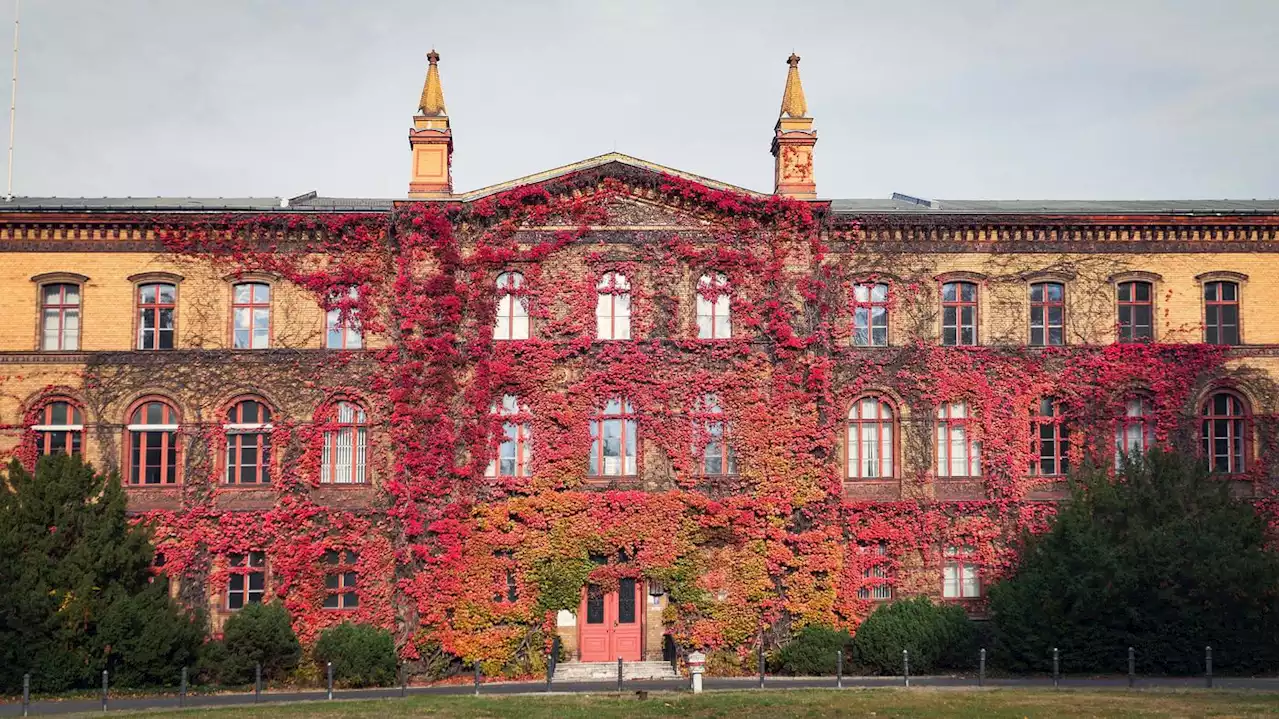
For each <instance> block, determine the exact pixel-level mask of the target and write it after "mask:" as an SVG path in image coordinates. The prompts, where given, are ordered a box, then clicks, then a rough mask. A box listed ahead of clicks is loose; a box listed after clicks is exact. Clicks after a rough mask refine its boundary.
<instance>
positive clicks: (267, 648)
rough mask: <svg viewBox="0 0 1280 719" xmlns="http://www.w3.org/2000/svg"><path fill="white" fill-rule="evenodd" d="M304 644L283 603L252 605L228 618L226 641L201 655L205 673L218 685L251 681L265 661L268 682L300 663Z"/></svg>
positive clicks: (210, 647) (224, 639) (263, 669)
mask: <svg viewBox="0 0 1280 719" xmlns="http://www.w3.org/2000/svg"><path fill="white" fill-rule="evenodd" d="M301 658H302V645H301V644H300V643H299V642H298V637H297V635H295V634H294V633H293V625H292V622H291V620H290V618H289V612H288V611H287V610H286V609H285V608H284V607H283V606H281V605H280V604H277V603H272V604H250V605H248V606H247V607H245V608H244V609H241V610H240V611H238V612H236V614H235V616H233V617H231V618H230V619H228V620H227V624H226V626H225V627H223V629H222V640H221V641H216V642H209V643H208V644H206V645H205V646H204V648H203V651H202V652H201V656H200V670H201V676H202V678H203V679H204V680H205V681H209V682H212V683H215V684H233V685H234V684H248V683H250V682H252V681H253V678H254V667H255V665H256V664H258V663H261V664H262V678H263V680H264V681H268V680H276V679H281V678H284V677H285V676H287V675H288V674H289V672H292V671H293V670H294V669H295V668H296V667H297V666H298V660H299V659H301Z"/></svg>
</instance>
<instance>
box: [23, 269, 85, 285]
mask: <svg viewBox="0 0 1280 719" xmlns="http://www.w3.org/2000/svg"><path fill="white" fill-rule="evenodd" d="M31 281H32V282H34V283H36V284H38V285H48V284H69V285H83V284H84V283H86V282H88V281H89V278H88V276H86V275H82V274H79V273H77V272H45V273H43V274H39V275H33V276H32V277H31Z"/></svg>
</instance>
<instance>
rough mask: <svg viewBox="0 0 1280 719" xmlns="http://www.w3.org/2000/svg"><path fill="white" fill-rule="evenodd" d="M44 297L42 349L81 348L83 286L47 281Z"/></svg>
mask: <svg viewBox="0 0 1280 719" xmlns="http://www.w3.org/2000/svg"><path fill="white" fill-rule="evenodd" d="M40 297H41V300H40V301H41V316H40V349H42V350H53V351H59V350H62V351H66V350H78V349H80V286H79V285H72V284H57V285H45V286H44V287H42V288H41V292H40Z"/></svg>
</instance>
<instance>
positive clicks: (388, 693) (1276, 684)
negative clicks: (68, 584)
mask: <svg viewBox="0 0 1280 719" xmlns="http://www.w3.org/2000/svg"><path fill="white" fill-rule="evenodd" d="M758 682H759V680H758V679H756V678H754V677H744V678H714V677H713V678H707V679H705V680H704V682H703V684H704V686H705V687H706V689H707V690H708V691H716V690H726V689H738V690H742V689H753V688H755V687H756V686H757V684H758ZM1060 684H1061V686H1062V687H1063V688H1068V689H1114V688H1123V687H1125V686H1128V679H1126V678H1125V677H1123V676H1116V677H1087V678H1085V677H1079V678H1077V677H1067V678H1063V679H1062V680H1061V682H1060ZM977 685H978V680H977V678H976V677H943V676H934V677H912V678H911V686H913V687H952V688H964V687H969V688H976V687H977ZM546 686H547V685H546V683H545V682H494V683H492V684H482V685H481V687H480V693H481V694H490V695H496V694H530V693H543V692H545V691H546ZM844 686H845V688H868V687H900V686H902V678H901V677H845V679H844ZM986 686H988V687H1019V688H1025V689H1032V688H1039V689H1044V688H1051V687H1052V686H1053V680H1052V679H1051V678H1048V677H1026V678H1016V679H987V681H986ZM1136 686H1137V688H1139V689H1144V688H1145V689H1156V688H1160V689H1202V688H1204V686H1205V680H1204V679H1203V678H1199V677H1161V678H1149V679H1143V678H1140V679H1138V681H1137V684H1136ZM1213 686H1214V688H1219V689H1247V690H1253V691H1270V692H1274V691H1278V690H1280V680H1277V679H1275V678H1270V679H1267V678H1231V677H1215V678H1214V680H1213ZM765 687H766V688H768V689H834V688H835V678H834V677H767V678H766V679H765ZM688 688H689V683H688V681H687V680H684V679H670V680H654V681H646V680H637V681H627V682H623V691H624V692H634V691H640V690H647V691H687V690H688ZM552 691H553V692H554V693H558V694H568V693H589V692H594V693H610V692H615V691H617V683H616V682H615V681H597V682H560V683H556V684H553V685H552ZM406 693H407V694H409V695H410V696H418V695H424V694H440V695H466V694H474V693H475V687H474V686H473V685H471V684H450V685H437V686H429V687H409V688H408V689H407V691H406ZM399 696H400V689H399V688H398V687H397V688H394V689H356V690H344V691H335V692H334V693H333V698H334V699H384V698H390V697H399ZM324 699H325V692H324V690H303V691H278V692H276V691H273V692H264V693H263V694H262V697H261V700H260V701H261V702H262V703H267V702H272V703H274V702H302V701H324ZM253 701H254V697H253V693H252V692H249V693H244V694H210V695H199V696H188V697H187V699H186V706H188V707H230V706H237V705H245V704H252V703H253ZM177 707H178V697H177V696H176V695H174V696H167V697H160V696H150V697H138V698H129V699H126V698H120V699H109V701H108V703H107V708H108V709H109V710H111V711H119V712H125V711H138V710H142V709H176V708H177ZM29 711H30V714H31V716H40V715H46V716H47V715H51V714H72V713H76V712H101V711H102V702H101V700H83V699H75V700H67V701H36V702H32V704H31V706H30V709H29ZM0 716H22V705H21V703H17V702H14V703H4V704H0Z"/></svg>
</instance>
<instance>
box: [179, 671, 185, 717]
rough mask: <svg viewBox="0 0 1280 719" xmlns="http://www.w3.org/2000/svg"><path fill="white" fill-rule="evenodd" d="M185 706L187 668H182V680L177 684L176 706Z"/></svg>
mask: <svg viewBox="0 0 1280 719" xmlns="http://www.w3.org/2000/svg"><path fill="white" fill-rule="evenodd" d="M186 705H187V668H186V667H183V668H182V680H181V681H180V682H179V683H178V706H180V707H184V706H186Z"/></svg>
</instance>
